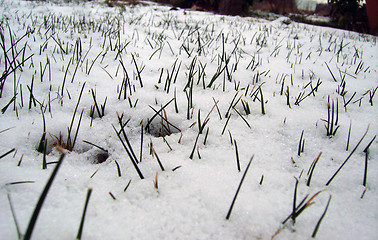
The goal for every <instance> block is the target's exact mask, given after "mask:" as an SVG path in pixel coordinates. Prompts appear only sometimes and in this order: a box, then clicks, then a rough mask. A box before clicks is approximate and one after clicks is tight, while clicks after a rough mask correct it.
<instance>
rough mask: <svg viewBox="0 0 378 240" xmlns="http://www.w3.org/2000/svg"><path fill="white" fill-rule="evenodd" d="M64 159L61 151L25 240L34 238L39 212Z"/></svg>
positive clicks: (35, 210)
mask: <svg viewBox="0 0 378 240" xmlns="http://www.w3.org/2000/svg"><path fill="white" fill-rule="evenodd" d="M64 157H65V154H64V153H63V152H62V151H61V155H60V157H59V160H58V163H57V164H56V166H55V168H54V170H53V172H52V173H51V176H50V178H49V180H48V182H47V183H46V186H45V188H44V189H43V191H42V194H41V196H40V197H39V200H38V203H37V205H36V206H35V208H34V211H33V214H32V216H31V218H30V221H29V225H28V228H27V229H26V233H25V236H24V240H29V239H30V238H31V236H32V233H33V230H34V226H35V224H36V222H37V218H38V215H39V212H40V211H41V209H42V205H43V203H44V201H45V199H46V196H47V193H48V192H49V190H50V187H51V185H52V183H53V181H54V178H55V177H56V175H57V173H58V170H59V168H60V166H61V165H62V163H63V159H64Z"/></svg>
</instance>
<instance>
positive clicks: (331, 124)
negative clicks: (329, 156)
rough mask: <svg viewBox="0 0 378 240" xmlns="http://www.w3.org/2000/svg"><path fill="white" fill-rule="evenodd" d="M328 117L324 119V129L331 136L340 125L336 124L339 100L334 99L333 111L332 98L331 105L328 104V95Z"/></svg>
mask: <svg viewBox="0 0 378 240" xmlns="http://www.w3.org/2000/svg"><path fill="white" fill-rule="evenodd" d="M327 108H328V111H327V112H328V115H327V116H328V118H327V120H326V122H327V125H326V130H327V136H329V137H332V136H335V135H336V132H337V130H338V129H339V127H340V125H338V121H339V102H338V101H337V100H336V113H335V104H334V101H333V100H332V106H331V104H330V96H328V104H327Z"/></svg>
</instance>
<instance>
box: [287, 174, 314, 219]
mask: <svg viewBox="0 0 378 240" xmlns="http://www.w3.org/2000/svg"><path fill="white" fill-rule="evenodd" d="M297 186H298V183H297V179H296V183H295V191H294V198H295V199H294V201H293V211H292V213H291V214H290V215H289V216H288V217H287V218H286V219H285V220H284V221H282V224H285V223H286V222H287V221H288V220H289V219H290V218H294V219H296V218H297V217H298V216H299V215H300V214H301V213H302V212H303V211H304V210H306V209H307V208H308V207H310V206H311V205H313V204H314V202H313V200H314V198H316V197H317V196H318V195H319V194H320V193H321V192H322V191H319V192H317V193H315V194H314V195H313V196H312V197H311V198H310V199H309V200H307V202H306V199H307V198H308V196H309V195H306V196H305V197H304V198H303V199H302V201H301V202H300V203H299V204H298V206H296V188H297ZM294 205H295V207H294ZM293 215H294V217H293Z"/></svg>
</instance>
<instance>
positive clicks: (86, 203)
mask: <svg viewBox="0 0 378 240" xmlns="http://www.w3.org/2000/svg"><path fill="white" fill-rule="evenodd" d="M91 194H92V188H89V189H88V191H87V199H86V200H85V205H84V210H83V215H82V216H81V221H80V227H79V231H78V232H77V236H76V239H77V240H80V239H81V234H82V233H83V227H84V220H85V214H86V213H87V208H88V203H89V198H90V197H91Z"/></svg>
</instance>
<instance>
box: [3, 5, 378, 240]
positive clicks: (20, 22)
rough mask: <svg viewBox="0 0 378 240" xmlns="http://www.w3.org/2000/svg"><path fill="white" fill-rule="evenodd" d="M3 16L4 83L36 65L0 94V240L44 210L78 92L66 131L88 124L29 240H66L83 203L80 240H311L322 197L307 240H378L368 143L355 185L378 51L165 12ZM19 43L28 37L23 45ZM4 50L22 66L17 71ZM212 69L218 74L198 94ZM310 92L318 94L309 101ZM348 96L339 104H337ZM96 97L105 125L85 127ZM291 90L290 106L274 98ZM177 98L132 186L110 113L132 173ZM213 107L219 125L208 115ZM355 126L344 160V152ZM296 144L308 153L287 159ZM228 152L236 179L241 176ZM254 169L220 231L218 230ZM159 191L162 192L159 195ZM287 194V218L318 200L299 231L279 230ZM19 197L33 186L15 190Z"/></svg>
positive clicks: (300, 27) (370, 45)
mask: <svg viewBox="0 0 378 240" xmlns="http://www.w3.org/2000/svg"><path fill="white" fill-rule="evenodd" d="M0 4H1V10H0V11H1V13H0V14H1V19H2V22H1V33H2V35H3V36H4V41H5V48H6V49H7V50H6V55H7V57H8V58H9V60H8V59H6V57H5V54H4V51H3V50H1V53H0V68H1V69H3V70H2V71H4V69H6V66H8V67H9V65H11V64H10V62H12V61H13V56H14V58H15V59H16V61H15V62H17V63H21V62H22V59H26V58H27V57H28V56H31V55H32V54H34V55H33V56H32V57H31V58H30V59H28V60H27V61H25V63H24V65H23V66H21V67H22V69H21V68H18V69H17V70H16V71H15V73H12V74H10V75H9V76H7V78H6V79H5V80H2V84H3V89H2V95H1V98H0V107H1V108H2V109H4V113H3V114H2V115H1V120H0V137H1V140H0V141H1V144H0V154H1V155H3V154H4V153H6V152H8V151H9V150H11V149H13V148H14V149H15V151H13V152H12V153H10V154H8V155H6V156H3V157H2V158H1V159H0V186H1V187H0V191H1V193H0V211H1V213H2V217H1V218H0V239H16V238H17V229H16V224H15V221H16V222H17V225H18V227H19V229H20V232H21V234H25V231H26V229H27V226H28V224H29V220H30V217H31V215H32V213H33V211H34V208H35V206H36V203H37V202H38V199H39V197H40V194H41V192H42V191H43V189H44V187H45V185H46V182H47V181H48V179H49V177H50V175H51V173H52V171H53V169H54V167H55V166H56V163H54V162H56V161H57V160H58V159H59V156H60V153H59V151H57V148H56V145H57V139H56V138H59V135H60V134H61V135H62V138H63V142H64V143H66V141H67V129H68V128H69V126H70V123H71V119H72V116H73V114H74V110H75V107H76V104H77V102H78V98H79V95H80V90H81V88H82V86H83V84H84V83H85V86H84V91H83V94H82V97H81V100H80V103H79V105H78V109H77V112H76V115H75V121H74V123H73V128H72V129H73V130H72V132H73V133H74V132H75V131H76V129H77V126H78V123H79V118H80V113H81V111H83V116H82V120H81V124H80V129H79V131H78V135H77V140H76V143H75V146H74V148H73V150H72V151H68V150H65V152H66V155H65V158H64V160H63V164H62V166H61V168H60V169H59V172H58V174H57V176H56V178H55V179H54V181H53V184H52V186H51V188H50V191H49V192H48V195H47V198H46V200H45V202H44V204H43V206H42V210H41V211H40V214H39V216H38V219H37V222H36V225H35V228H34V231H33V235H32V237H33V239H73V238H75V237H76V235H77V231H78V229H79V225H80V220H81V216H82V212H83V208H84V203H85V200H86V199H85V197H86V194H87V190H88V189H93V192H92V195H91V197H90V199H89V204H88V209H87V212H86V217H85V224H84V229H83V235H82V238H83V239H271V238H272V237H273V236H274V239H310V238H311V235H312V233H313V231H314V228H315V226H316V224H317V222H318V221H319V218H320V217H321V215H322V213H323V212H324V209H325V208H326V205H327V201H328V199H329V197H330V196H332V199H331V201H330V204H329V208H328V211H327V212H326V215H325V217H324V218H323V220H322V222H321V225H320V227H319V230H318V232H317V235H316V238H317V239H376V237H377V235H378V230H377V227H376V226H377V223H378V207H377V202H378V166H377V161H376V160H377V140H373V142H372V144H371V145H370V147H369V151H368V152H369V156H368V174H367V184H366V187H364V186H363V184H362V183H363V177H364V167H365V152H363V151H364V149H365V148H366V147H367V146H368V144H369V142H370V141H372V139H373V138H374V136H375V135H376V134H377V129H378V128H377V120H376V119H377V116H378V110H377V107H376V106H377V104H378V102H377V97H376V96H375V97H374V93H375V90H376V89H377V85H378V84H377V69H378V59H377V53H378V46H377V38H376V37H374V36H370V35H363V34H358V33H354V32H347V31H341V30H335V29H331V28H325V27H316V26H311V25H306V24H300V23H295V22H291V21H288V19H287V18H284V17H282V18H279V19H277V20H275V21H271V22H270V21H267V20H262V19H256V18H241V17H228V16H219V15H214V14H212V13H204V12H194V11H186V10H178V11H170V8H169V7H167V6H160V5H157V4H154V3H148V4H147V5H146V6H142V5H136V6H124V9H122V8H120V7H113V8H110V7H107V6H106V4H105V3H103V2H101V1H92V2H85V3H83V2H80V3H64V2H62V1H56V2H34V1H19V0H17V1H10V0H3V1H1V3H0ZM9 29H10V31H11V34H10V33H9ZM28 30H33V31H31V32H29V34H27V35H26V36H25V37H24V38H22V39H20V38H21V37H22V36H23V35H24V34H25V33H26V32H27V31H28ZM118 33H119V35H118ZM222 34H223V35H222ZM10 36H12V41H11V39H10ZM19 39H20V40H19ZM78 39H80V40H78ZM110 39H111V40H110ZM198 39H200V46H201V47H199V43H198ZM222 39H224V49H225V54H226V58H229V62H228V64H227V70H228V71H229V74H230V75H231V81H229V79H228V76H227V73H226V72H227V70H226V69H225V62H224V61H222V55H223V50H222V49H223V40H222ZM17 40H19V41H17ZM11 42H13V43H14V47H13V51H14V52H15V53H17V52H19V54H18V55H17V54H14V55H12V47H11V46H12V45H11ZM76 42H81V49H82V51H81V55H80V54H79V55H77V54H76V52H75V50H74V49H75V44H76ZM1 43H2V44H3V41H1ZM59 44H61V46H62V48H63V49H64V52H63V51H62V50H61V49H60V47H59ZM183 46H185V47H183ZM24 47H25V48H24ZM184 48H187V49H186V50H185V49H184ZM8 49H9V51H8ZM23 49H25V51H23ZM114 49H115V50H114ZM199 49H200V50H201V51H199ZM21 50H22V51H21ZM118 51H120V52H121V53H120V55H117V53H118ZM186 51H188V52H189V53H190V56H189V55H188V54H187V53H186ZM23 52H24V53H23ZM100 53H101V54H100ZM104 53H106V54H105V55H104ZM99 54H100V56H99V57H98V58H97V60H96V61H94V60H95V59H96V57H97V56H98V55H99ZM23 55H24V57H23ZM132 55H133V56H134V58H135V62H136V64H137V66H138V69H139V71H140V76H141V80H142V84H143V87H142V86H141V84H140V81H139V80H140V79H139V78H138V74H137V70H136V67H135V63H134V61H133V58H132ZM77 56H79V61H78V59H77V58H76V57H77ZM253 58H254V59H255V60H254V63H251V62H253V61H252V59H253ZM47 59H48V61H49V62H50V68H51V79H49V65H48V64H47ZM70 59H71V60H70ZM70 61H72V62H70ZM120 61H122V63H123V64H124V66H125V69H126V70H127V74H128V77H129V78H130V85H131V93H132V95H130V89H129V87H127V95H126V99H124V98H123V92H122V94H121V98H120V99H118V95H119V90H120V89H121V87H122V82H123V79H124V78H125V77H124V76H125V75H124V74H125V73H124V70H123V68H122V66H121V63H120ZM6 62H7V64H6ZM93 62H94V63H93ZM175 62H176V65H175V70H174V71H172V69H173V66H174V64H175ZM192 62H193V63H195V67H194V69H193V71H192V74H193V76H194V77H193V89H192V94H193V105H192V108H191V109H189V119H187V106H188V100H187V96H189V95H190V90H189V88H187V89H186V92H185V91H184V89H185V86H186V84H187V82H188V79H189V76H190V65H191V63H192ZM92 63H93V67H92V68H91V69H90V66H91V65H92ZM180 63H181V65H180ZM12 64H13V63H12ZM77 64H79V65H78V68H77V71H76V73H75V67H76V65H77ZM236 64H237V67H236ZM179 65H180V68H179ZM327 65H328V66H329V68H330V71H331V72H332V73H333V74H334V76H335V79H336V81H334V79H333V77H332V75H331V73H330V71H329V70H328V68H327ZM13 66H14V65H13ZM45 66H47V67H46V70H44V69H45ZM67 66H68V71H67V73H66V69H67ZM41 68H42V72H43V71H44V74H43V78H42V81H41ZM218 68H219V69H220V70H222V69H223V68H224V69H225V70H224V71H223V72H222V73H221V74H220V75H219V77H218V78H217V79H216V80H215V81H214V83H213V84H212V85H211V87H207V86H208V85H209V84H210V81H211V79H212V78H213V76H214V73H216V71H217V69H218ZM89 69H90V71H89ZM141 69H143V70H141ZM161 69H163V74H162V77H161V82H160V83H159V82H158V81H159V76H160V74H161ZM178 69H179V70H178ZM203 69H204V72H205V75H204V76H202V75H201V74H202V70H203ZM177 70H178V74H177V79H176V81H175V82H174V77H172V80H171V84H170V89H169V92H168V90H167V88H165V84H166V79H167V72H168V73H169V75H170V76H172V72H173V75H174V76H175V74H176V73H177ZM87 73H89V74H87ZM65 74H66V81H65V82H64V79H65V77H64V76H65ZM199 75H201V77H200V78H199ZM3 76H4V75H3ZM73 76H74V78H73ZM256 76H258V79H257V80H256ZM33 78H34V83H33V90H32V91H33V96H34V98H35V99H36V105H35V106H34V104H33V102H32V104H31V108H30V109H29V99H30V91H29V90H28V87H29V88H31V82H32V79H33ZM72 79H73V81H72V82H71V80H72ZM50 80H51V81H50ZM63 82H64V84H63ZM197 82H198V84H197ZM320 82H321V84H320ZM317 83H319V84H320V85H319V86H318V89H317V91H315V90H314V88H316V86H317ZM343 83H345V91H346V92H345V91H344V93H342V92H341V90H342V85H343ZM15 86H16V88H15ZM62 86H63V91H62ZM204 86H205V87H204ZM282 86H283V88H282ZM259 87H261V92H262V94H263V99H264V100H263V102H264V108H265V114H263V113H262V104H261V101H260V100H261V95H260V94H261V93H260V91H259V90H258V89H259ZM281 88H282V89H283V93H282V95H281ZM91 89H93V91H94V92H95V94H96V100H97V103H98V105H104V100H105V98H106V99H107V100H106V104H105V111H104V116H103V117H102V118H100V117H99V116H98V114H97V112H96V113H95V114H94V118H93V121H92V120H91V117H90V115H91V114H90V110H91V107H92V106H94V100H93V97H92V93H91ZM134 89H135V90H134ZM247 89H248V92H247V93H246V90H247ZM287 89H289V93H290V94H289V102H290V106H288V105H287V97H286V96H285V93H286V91H287ZM312 90H313V91H312ZM15 92H16V93H17V95H16V98H15V104H14V102H11V104H10V105H9V107H8V108H7V109H5V106H6V105H7V104H8V103H9V102H10V101H11V100H12V98H13V97H14V95H15ZM167 92H168V93H167ZM311 92H312V93H311ZM301 93H303V95H302V97H303V96H307V95H308V94H309V93H311V94H310V95H309V96H307V97H306V98H305V99H304V100H303V101H301V102H300V103H299V104H297V105H296V104H295V102H296V100H297V99H298V98H300V94H301ZM354 93H355V94H354ZM175 94H176V101H177V106H178V111H179V112H178V113H176V110H175V101H172V102H171V103H170V104H169V105H168V106H167V107H166V108H165V113H164V112H162V114H163V115H164V116H165V114H166V116H167V119H168V121H169V122H170V123H172V124H173V125H174V126H176V127H177V128H179V129H180V130H181V132H179V131H178V130H175V129H174V128H173V127H172V126H170V129H171V130H172V134H170V135H166V136H165V137H164V138H163V137H161V136H154V135H152V134H149V133H147V132H146V130H144V131H143V147H142V153H143V157H142V161H141V162H140V163H138V165H137V166H138V167H139V168H140V171H141V172H142V174H143V176H144V179H141V178H140V177H139V176H138V174H137V172H136V170H135V168H134V167H133V165H132V163H131V161H130V158H129V156H128V155H127V153H126V151H125V149H124V147H123V146H122V143H121V142H120V140H119V138H118V136H117V134H116V132H115V131H114V129H113V126H114V127H115V128H116V129H117V130H120V125H119V123H118V119H117V113H118V114H119V116H121V114H122V113H123V115H124V116H123V124H124V123H125V122H126V120H128V119H130V121H129V122H128V123H127V125H126V126H125V127H124V130H125V133H126V134H127V137H128V140H129V141H130V144H131V146H132V148H133V149H134V152H135V154H136V156H137V159H140V157H139V155H140V150H141V149H140V146H141V122H142V121H143V124H144V126H146V125H147V123H148V121H149V119H151V118H152V117H153V115H154V113H155V112H154V111H153V110H152V109H151V107H153V108H154V109H155V110H156V111H158V110H159V109H160V108H161V107H162V106H164V105H165V104H167V103H168V102H169V101H170V100H171V99H173V98H174V96H175ZM235 95H236V97H235ZM251 95H252V96H251ZM342 95H343V96H342ZM128 97H130V102H131V105H132V107H130V103H129V100H128ZM234 97H235V102H236V101H237V100H238V99H239V98H241V100H240V101H238V102H237V104H236V105H235V106H234V108H231V109H230V111H229V113H230V114H231V115H230V117H229V120H228V124H227V126H226V128H225V131H224V133H223V134H222V131H223V129H224V127H225V125H226V122H227V117H225V115H226V112H227V111H228V109H229V107H230V104H231V102H232V101H233V98H234ZM352 97H353V98H352ZM328 98H330V101H331V104H332V101H333V102H334V106H335V111H336V103H338V125H339V126H340V127H339V129H338V130H337V132H336V134H335V135H334V136H331V137H330V136H327V130H326V128H325V126H326V125H327V122H326V121H327V119H328V117H327V114H328V110H327V104H328ZM351 98H352V100H351V101H350V102H349V103H348V104H347V106H346V107H344V105H345V103H347V102H348V100H350V99H351ZM371 99H372V100H371ZM242 100H243V103H244V104H246V103H248V105H249V108H250V114H247V112H246V110H245V109H244V108H243V105H242ZM370 100H371V102H370ZM136 101H137V102H136ZM217 101H219V102H218V103H217V107H218V108H219V111H220V115H219V114H218V109H217V108H216V107H214V106H215V105H214V104H215V102H217ZM235 102H234V104H235ZM134 105H135V107H134ZM41 106H42V110H44V117H45V121H46V133H47V134H46V138H47V143H48V146H47V156H46V158H47V162H48V163H50V164H48V165H47V169H42V160H43V154H42V153H40V152H38V151H37V148H38V145H39V143H40V139H41V136H42V133H43V118H42V114H41V111H42V110H41ZM99 107H100V106H99ZM212 109H213V110H212ZM50 110H51V111H50ZM211 110H212V111H211ZM199 111H200V119H201V124H202V125H204V124H205V120H206V119H207V121H208V122H207V123H206V125H205V127H204V129H203V133H202V134H198V132H199V123H198V113H199ZM209 112H210V115H209V117H208V118H206V116H207V114H208V113H209ZM238 112H239V113H240V115H239V114H238ZM243 118H244V119H245V121H246V122H247V123H248V124H249V126H248V125H247V123H246V122H245V121H244V120H243ZM91 122H92V123H91ZM161 122H163V124H164V125H165V126H166V125H167V124H166V123H165V121H164V120H162V118H161V117H159V116H158V117H156V118H155V119H154V121H153V122H152V124H151V129H152V128H153V127H154V128H155V129H159V128H162V127H161ZM193 124H195V125H193ZM350 124H351V126H352V127H351V133H350V144H349V149H348V150H346V146H347V139H348V132H349V126H350ZM335 127H336V126H335ZM367 129H368V132H367V134H366V136H365V137H364V138H363V140H362V142H361V144H360V145H358V142H359V140H360V139H361V138H362V137H363V135H364V133H365V132H366V130H367ZM207 130H208V131H209V132H208V135H207V137H205V136H206V131H207ZM302 131H303V139H305V143H304V145H305V146H304V149H303V152H302V153H301V154H300V156H298V144H299V141H300V136H301V133H302ZM73 133H72V134H73ZM121 135H122V134H121ZM155 135H157V134H155ZM197 136H199V137H198V142H197V145H196V147H195V151H194V154H193V157H192V159H190V158H189V157H190V155H191V153H192V150H193V146H194V144H195V141H196V138H197ZM205 138H206V144H204V141H205ZM122 139H124V137H123V136H122ZM231 139H232V140H231ZM83 140H85V141H88V142H90V143H93V144H96V145H98V146H100V147H102V148H104V149H106V150H107V151H108V154H109V158H108V159H106V161H105V162H103V163H97V161H98V155H99V154H104V152H103V151H102V150H100V149H99V148H97V147H95V146H92V145H90V144H87V143H85V142H83ZM234 141H236V143H237V148H238V155H239V159H240V166H241V171H238V169H237V161H236V149H235V142H234ZM151 143H152V146H153V149H154V150H155V151H156V154H157V156H158V157H159V159H160V161H161V163H162V165H163V166H164V169H165V171H162V169H161V168H160V167H159V164H158V161H157V157H156V155H154V154H150V152H151V151H150V149H151ZM231 143H232V144H231ZM357 145H358V147H357V149H356V150H355V151H353V150H354V148H355V147H356V146H357ZM320 153H322V154H321V156H320V158H319V161H318V163H317V165H316V167H315V169H314V171H313V176H312V180H311V185H310V186H307V185H306V183H307V181H308V178H309V176H308V173H307V172H308V169H309V168H310V166H311V164H312V162H313V161H314V159H316V158H317V157H318V156H319V154H320ZM350 154H352V155H351V157H350V158H349V160H348V161H347V162H346V164H345V165H344V166H343V168H342V169H341V170H340V172H339V173H338V174H337V175H336V177H335V178H334V179H333V180H332V182H331V183H330V184H329V185H328V186H326V183H327V181H328V180H329V179H330V178H331V177H332V175H333V174H334V173H335V172H336V171H337V169H338V168H339V167H340V166H341V165H342V164H343V162H344V161H345V160H346V159H348V156H349V155H350ZM252 156H254V157H253V160H252V163H251V167H250V169H249V171H248V172H247V174H246V178H245V180H244V182H243V184H242V186H241V189H240V192H239V194H238V196H237V198H236V202H235V205H234V208H233V210H232V214H231V216H230V219H229V220H226V219H225V217H226V214H227V212H228V210H229V208H230V205H231V202H232V200H233V198H234V195H235V192H236V190H237V188H238V186H239V183H240V180H241V178H242V176H243V174H244V171H245V168H246V166H247V164H248V162H249V161H250V159H251V157H252ZM20 160H21V161H20ZM19 162H20V164H19V166H18V163H19ZM116 163H117V164H119V167H120V170H121V176H119V175H118V172H117V165H116ZM177 167H179V168H177ZM173 170H174V171H173ZM156 176H157V179H158V188H155V187H154V181H156V180H155V179H156ZM262 176H263V181H262V183H261V184H260V182H261V179H262ZM295 178H297V179H298V181H299V182H298V188H297V206H298V205H299V203H300V201H301V200H302V199H303V198H304V197H305V196H306V195H309V197H308V198H307V200H308V199H309V198H310V197H312V196H313V195H314V194H316V193H317V192H319V191H321V192H320V194H319V195H317V196H316V197H315V198H314V199H313V203H314V204H313V205H311V206H310V207H308V208H306V209H305V210H304V211H303V212H302V213H301V214H300V215H299V216H297V218H296V221H295V223H294V222H293V221H292V220H289V221H287V222H286V223H285V224H282V222H283V221H284V220H285V219H286V218H287V217H288V216H289V215H290V214H291V213H292V208H293V196H294V187H295V182H296V180H295ZM130 180H131V182H130V185H129V187H128V188H127V190H126V191H124V189H125V187H126V186H127V184H128V183H129V181H130ZM20 181H31V182H27V183H19V184H11V183H15V182H20ZM364 191H365V193H364ZM109 193H111V194H112V195H113V196H114V197H115V200H114V199H113V198H112V197H111V196H110V194H109ZM363 193H364V195H363ZM362 195H363V197H361V196H362ZM9 199H10V201H9ZM307 200H306V201H307ZM10 202H11V204H10ZM12 209H13V213H12ZM279 230H280V231H279ZM275 234H276V235H275Z"/></svg>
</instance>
